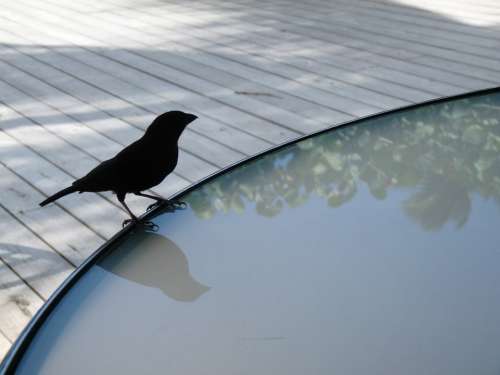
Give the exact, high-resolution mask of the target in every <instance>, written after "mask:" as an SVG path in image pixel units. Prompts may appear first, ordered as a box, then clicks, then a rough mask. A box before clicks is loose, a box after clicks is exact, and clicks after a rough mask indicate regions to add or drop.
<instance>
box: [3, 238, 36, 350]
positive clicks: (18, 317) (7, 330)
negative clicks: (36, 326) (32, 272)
mask: <svg viewBox="0 0 500 375" xmlns="http://www.w3.org/2000/svg"><path fill="white" fill-rule="evenodd" d="M2 246H3V244H0V248H2ZM42 304H43V300H42V299H41V298H40V296H38V295H37V294H36V293H35V292H33V290H32V289H31V288H30V287H29V286H28V285H27V284H26V283H25V282H24V281H23V280H22V279H21V278H20V277H19V275H17V274H16V273H14V272H13V271H12V269H11V268H9V267H8V266H7V265H6V263H4V262H3V261H2V260H0V316H1V317H2V318H1V319H0V360H1V358H2V357H3V355H4V354H5V353H6V351H7V350H8V348H9V347H10V342H12V341H14V340H15V339H16V338H17V336H18V335H19V334H20V333H21V331H22V330H23V328H24V327H25V326H26V324H28V322H29V320H30V319H31V318H32V317H33V315H34V314H35V313H36V311H37V310H38V309H39V308H40V307H41V306H42ZM6 341H7V342H8V344H7V343H6ZM6 349H7V350H6Z"/></svg>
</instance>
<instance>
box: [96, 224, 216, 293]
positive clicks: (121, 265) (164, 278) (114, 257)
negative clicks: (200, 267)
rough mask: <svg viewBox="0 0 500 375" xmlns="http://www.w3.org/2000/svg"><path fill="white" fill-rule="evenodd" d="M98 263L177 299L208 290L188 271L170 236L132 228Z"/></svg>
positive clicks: (183, 255) (180, 252) (187, 264)
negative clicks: (118, 244)
mask: <svg viewBox="0 0 500 375" xmlns="http://www.w3.org/2000/svg"><path fill="white" fill-rule="evenodd" d="M99 266H100V267H101V268H103V269H105V270H107V271H109V272H112V273H113V274H115V275H116V276H119V277H121V278H124V279H127V280H130V281H133V282H134V283H138V284H141V285H144V286H147V287H152V288H157V289H159V290H161V291H162V292H163V293H164V294H165V295H167V296H169V297H170V298H172V299H174V300H176V301H180V302H192V301H195V300H197V299H198V298H199V297H200V296H201V295H203V294H204V293H206V292H208V291H209V290H210V287H208V286H206V285H204V284H202V283H200V282H199V281H197V280H196V279H195V278H194V277H193V276H192V275H191V273H190V271H189V263H188V258H187V257H186V255H185V254H184V253H183V252H182V250H181V249H180V248H179V247H178V246H177V245H176V244H175V243H174V242H173V241H172V240H170V239H168V238H167V237H165V236H163V235H161V234H157V233H151V232H148V231H138V232H135V233H134V235H133V236H132V237H130V238H129V240H128V241H125V242H123V244H122V245H121V246H120V247H119V248H118V249H117V251H114V252H112V253H111V254H110V255H109V256H107V257H105V258H104V259H103V260H102V261H100V262H99Z"/></svg>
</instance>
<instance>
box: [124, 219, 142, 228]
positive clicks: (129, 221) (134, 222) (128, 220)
mask: <svg viewBox="0 0 500 375" xmlns="http://www.w3.org/2000/svg"><path fill="white" fill-rule="evenodd" d="M138 222H139V220H138V219H137V218H135V219H126V220H123V222H122V228H125V227H126V226H127V225H129V224H131V225H135V224H137V223H138Z"/></svg>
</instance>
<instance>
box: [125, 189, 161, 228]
mask: <svg viewBox="0 0 500 375" xmlns="http://www.w3.org/2000/svg"><path fill="white" fill-rule="evenodd" d="M116 196H117V197H118V200H119V201H120V203H121V204H122V206H123V207H125V209H126V210H127V212H128V214H129V215H130V219H127V220H123V223H122V226H123V227H124V226H125V225H127V224H129V223H134V224H141V225H143V226H144V227H146V228H147V229H149V230H152V231H154V232H157V231H158V229H159V227H158V225H156V224H155V223H153V222H151V221H144V222H142V223H141V222H140V221H139V218H138V217H137V216H135V215H134V213H133V212H132V211H131V210H130V208H129V207H128V206H127V203H125V194H123V193H117V194H116Z"/></svg>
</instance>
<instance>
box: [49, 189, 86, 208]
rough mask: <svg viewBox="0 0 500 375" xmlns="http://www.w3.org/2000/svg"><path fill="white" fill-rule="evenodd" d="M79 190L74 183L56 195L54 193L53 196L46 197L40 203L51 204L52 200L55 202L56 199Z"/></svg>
mask: <svg viewBox="0 0 500 375" xmlns="http://www.w3.org/2000/svg"><path fill="white" fill-rule="evenodd" d="M77 190H78V189H77V188H76V187H75V186H74V185H73V186H69V187H67V188H66V189H62V190H61V191H58V192H57V193H55V194H54V195H52V196H50V197H48V198H47V199H45V200H44V201H43V202H42V203H40V206H41V207H43V206H45V205H47V204H49V203H50V202H54V201H55V200H57V199H59V198H61V197H64V196H65V195H68V194H71V193H74V192H75V191H77Z"/></svg>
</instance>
